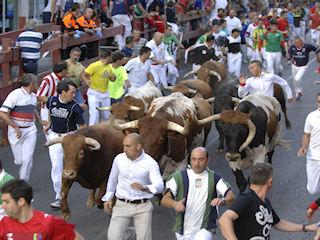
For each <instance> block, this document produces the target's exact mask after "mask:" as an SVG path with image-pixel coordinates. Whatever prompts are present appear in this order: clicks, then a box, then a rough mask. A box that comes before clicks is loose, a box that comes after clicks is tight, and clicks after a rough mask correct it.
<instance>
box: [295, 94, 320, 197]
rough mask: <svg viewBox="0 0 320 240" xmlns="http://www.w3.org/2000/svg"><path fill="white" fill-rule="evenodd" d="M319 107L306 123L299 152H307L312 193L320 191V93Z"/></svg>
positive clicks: (308, 179) (308, 176) (317, 97)
mask: <svg viewBox="0 0 320 240" xmlns="http://www.w3.org/2000/svg"><path fill="white" fill-rule="evenodd" d="M316 101H317V105H318V109H317V110H315V111H313V112H311V113H309V114H308V116H307V118H306V121H305V124H304V133H303V137H302V140H301V147H300V149H299V151H298V153H297V155H298V157H303V156H304V155H305V154H307V168H306V170H307V189H308V192H309V193H310V194H315V193H319V192H320V146H319V141H320V137H319V136H320V134H319V127H318V126H319V120H318V119H319V116H320V111H319V109H320V93H318V94H317V96H316Z"/></svg>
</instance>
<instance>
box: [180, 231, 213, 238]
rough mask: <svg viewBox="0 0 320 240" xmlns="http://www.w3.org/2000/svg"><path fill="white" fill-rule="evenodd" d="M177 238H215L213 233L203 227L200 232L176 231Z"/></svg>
mask: <svg viewBox="0 0 320 240" xmlns="http://www.w3.org/2000/svg"><path fill="white" fill-rule="evenodd" d="M175 235H176V238H177V240H213V237H212V233H211V232H209V231H208V230H206V229H205V228H202V229H200V230H199V232H197V233H194V234H189V235H181V234H179V233H175Z"/></svg>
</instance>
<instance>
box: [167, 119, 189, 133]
mask: <svg viewBox="0 0 320 240" xmlns="http://www.w3.org/2000/svg"><path fill="white" fill-rule="evenodd" d="M167 130H171V131H175V132H178V133H180V134H182V135H187V134H188V133H189V121H187V122H186V124H185V125H184V127H182V126H181V125H179V124H178V123H175V122H171V121H168V124H167Z"/></svg>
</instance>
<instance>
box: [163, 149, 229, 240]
mask: <svg viewBox="0 0 320 240" xmlns="http://www.w3.org/2000/svg"><path fill="white" fill-rule="evenodd" d="M208 163H209V155H208V151H207V150H206V149H205V148H203V147H197V148H195V149H193V150H192V152H191V158H190V164H191V167H190V166H189V167H188V168H187V169H186V170H182V171H177V172H175V173H174V174H173V175H172V178H171V179H170V180H169V181H168V182H167V183H166V191H165V192H166V193H165V194H164V197H163V199H162V201H161V204H162V205H163V206H165V207H167V208H173V209H174V210H175V211H176V212H177V215H176V223H175V227H174V231H175V234H176V237H177V239H178V240H193V239H197V240H204V239H206V240H212V239H213V237H212V233H211V231H212V230H214V229H215V228H216V226H217V225H216V220H217V217H218V211H217V207H218V206H222V205H225V204H228V205H229V204H231V203H232V202H233V200H234V198H235V196H234V194H233V192H232V191H231V188H230V185H229V184H228V183H227V182H225V181H224V179H223V178H221V177H220V176H219V175H218V174H216V173H215V172H213V171H212V170H210V169H209V168H208ZM212 206H213V207H212Z"/></svg>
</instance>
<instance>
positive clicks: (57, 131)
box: [45, 79, 85, 209]
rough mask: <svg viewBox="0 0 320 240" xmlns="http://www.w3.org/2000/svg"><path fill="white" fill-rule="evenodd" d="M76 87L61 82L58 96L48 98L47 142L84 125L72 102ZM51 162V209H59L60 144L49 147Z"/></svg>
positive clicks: (61, 166)
mask: <svg viewBox="0 0 320 240" xmlns="http://www.w3.org/2000/svg"><path fill="white" fill-rule="evenodd" d="M76 90H77V85H76V84H75V83H74V82H73V81H72V80H69V79H66V80H62V81H61V82H59V84H58V86H57V93H58V96H52V97H49V99H48V101H47V108H48V110H49V118H48V119H49V121H48V124H47V126H46V128H45V131H47V132H48V141H50V140H52V139H55V138H57V137H63V136H65V135H66V134H68V133H71V132H74V131H75V130H77V129H78V127H82V126H84V125H85V122H84V119H83V116H82V110H81V108H80V106H79V104H78V103H77V102H76V101H74V100H73V99H74V97H75V92H76ZM49 156H50V160H51V165H52V169H51V179H52V182H53V188H54V191H55V193H56V197H55V201H54V202H53V203H51V207H52V208H55V209H60V208H61V206H60V199H61V196H60V192H61V186H62V182H61V181H62V170H63V149H62V146H61V144H54V145H51V146H50V147H49Z"/></svg>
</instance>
